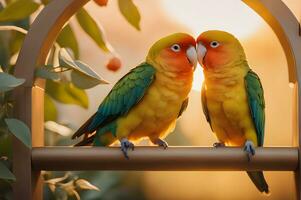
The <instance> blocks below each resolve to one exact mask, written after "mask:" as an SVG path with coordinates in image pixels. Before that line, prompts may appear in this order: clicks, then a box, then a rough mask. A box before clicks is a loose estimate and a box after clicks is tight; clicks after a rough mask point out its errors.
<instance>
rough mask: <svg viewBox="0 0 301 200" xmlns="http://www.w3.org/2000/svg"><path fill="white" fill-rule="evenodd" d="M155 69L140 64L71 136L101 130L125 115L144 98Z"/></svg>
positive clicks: (145, 64) (118, 83)
mask: <svg viewBox="0 0 301 200" xmlns="http://www.w3.org/2000/svg"><path fill="white" fill-rule="evenodd" d="M155 72H156V71H155V68H154V67H153V66H151V65H150V64H148V63H142V64H140V65H139V66H138V67H136V68H134V69H132V70H131V71H130V72H129V73H128V74H126V75H125V76H124V77H123V78H122V79H120V80H119V81H118V82H117V83H116V84H115V86H114V87H113V89H112V90H111V92H110V93H109V94H108V95H107V97H106V98H105V99H104V101H103V102H102V103H101V104H100V105H99V107H98V110H97V112H96V113H95V114H94V115H93V116H92V117H91V118H90V119H89V120H88V121H87V122H86V123H85V124H84V125H83V126H82V127H81V128H79V130H78V131H77V132H76V133H75V134H74V135H73V137H72V138H76V137H79V136H81V135H83V134H85V133H92V132H94V131H95V130H97V129H99V128H102V127H104V126H106V125H108V124H110V123H111V122H113V121H114V120H115V119H117V118H118V117H119V116H122V115H125V114H127V113H128V112H129V110H130V109H131V108H132V107H133V106H135V105H136V104H137V103H139V101H140V100H141V99H142V97H143V96H144V94H145V92H146V91H147V89H148V88H149V86H150V85H151V84H152V82H153V80H154V78H155Z"/></svg>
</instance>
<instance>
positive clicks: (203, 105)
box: [201, 83, 212, 130]
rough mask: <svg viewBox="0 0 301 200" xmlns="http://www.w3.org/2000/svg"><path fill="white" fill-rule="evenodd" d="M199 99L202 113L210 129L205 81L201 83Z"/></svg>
mask: <svg viewBox="0 0 301 200" xmlns="http://www.w3.org/2000/svg"><path fill="white" fill-rule="evenodd" d="M201 100H202V108H203V113H204V115H205V117H206V120H207V122H208V123H209V125H210V128H211V130H212V125H211V119H210V115H209V110H208V107H207V98H206V89H205V83H203V86H202V91H201Z"/></svg>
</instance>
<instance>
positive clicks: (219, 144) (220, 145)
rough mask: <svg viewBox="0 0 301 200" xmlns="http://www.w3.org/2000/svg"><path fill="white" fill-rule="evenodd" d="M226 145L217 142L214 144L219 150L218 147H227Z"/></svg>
mask: <svg viewBox="0 0 301 200" xmlns="http://www.w3.org/2000/svg"><path fill="white" fill-rule="evenodd" d="M225 146H226V145H225V143H223V142H215V143H213V147H215V148H218V147H225Z"/></svg>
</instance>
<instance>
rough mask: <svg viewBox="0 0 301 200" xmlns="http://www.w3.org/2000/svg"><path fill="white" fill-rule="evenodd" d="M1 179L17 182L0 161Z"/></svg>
mask: <svg viewBox="0 0 301 200" xmlns="http://www.w3.org/2000/svg"><path fill="white" fill-rule="evenodd" d="M0 179H4V180H10V181H16V177H15V175H14V174H13V173H11V171H9V169H8V168H7V167H6V166H5V165H4V163H2V162H1V161H0Z"/></svg>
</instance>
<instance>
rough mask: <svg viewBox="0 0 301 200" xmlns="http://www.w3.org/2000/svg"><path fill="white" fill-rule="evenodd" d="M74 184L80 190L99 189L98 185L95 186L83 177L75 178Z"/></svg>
mask: <svg viewBox="0 0 301 200" xmlns="http://www.w3.org/2000/svg"><path fill="white" fill-rule="evenodd" d="M75 185H76V186H77V187H79V188H80V189H82V190H96V191H100V190H99V188H98V187H96V186H95V185H93V184H91V183H90V182H89V181H87V180H85V179H82V178H81V179H77V180H76V181H75Z"/></svg>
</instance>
